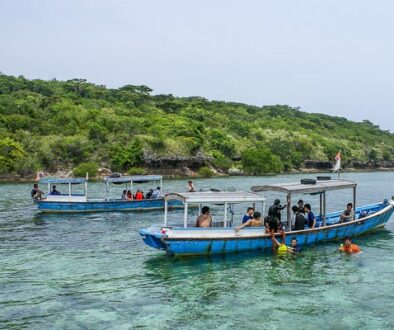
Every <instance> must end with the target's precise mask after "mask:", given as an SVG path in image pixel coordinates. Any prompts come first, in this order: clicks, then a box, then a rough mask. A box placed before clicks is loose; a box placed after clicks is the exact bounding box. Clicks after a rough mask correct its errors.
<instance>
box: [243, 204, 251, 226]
mask: <svg viewBox="0 0 394 330" xmlns="http://www.w3.org/2000/svg"><path fill="white" fill-rule="evenodd" d="M253 213H254V208H253V207H248V209H247V210H246V214H245V215H244V217H243V218H242V223H245V222H247V221H248V220H250V219H253Z"/></svg>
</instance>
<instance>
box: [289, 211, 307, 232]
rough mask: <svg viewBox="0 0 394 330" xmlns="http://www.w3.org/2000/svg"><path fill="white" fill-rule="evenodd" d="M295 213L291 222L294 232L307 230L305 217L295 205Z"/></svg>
mask: <svg viewBox="0 0 394 330" xmlns="http://www.w3.org/2000/svg"><path fill="white" fill-rule="evenodd" d="M291 209H292V210H293V212H294V216H293V218H292V220H291V224H292V229H293V230H303V229H305V216H304V214H302V213H301V212H300V209H299V207H298V206H296V205H293V207H292V208H291Z"/></svg>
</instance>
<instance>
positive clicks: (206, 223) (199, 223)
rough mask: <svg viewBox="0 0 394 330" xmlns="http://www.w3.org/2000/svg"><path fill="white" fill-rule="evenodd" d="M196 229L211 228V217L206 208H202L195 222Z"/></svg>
mask: <svg viewBox="0 0 394 330" xmlns="http://www.w3.org/2000/svg"><path fill="white" fill-rule="evenodd" d="M196 227H202V228H207V227H212V216H211V214H210V210H209V207H208V206H204V207H203V208H202V209H201V215H199V216H198V217H197V220H196Z"/></svg>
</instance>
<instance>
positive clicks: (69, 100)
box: [0, 75, 394, 176]
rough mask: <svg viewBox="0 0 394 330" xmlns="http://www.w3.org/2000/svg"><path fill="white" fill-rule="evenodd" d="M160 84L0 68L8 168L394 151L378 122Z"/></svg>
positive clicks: (253, 162) (1, 142)
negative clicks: (179, 91)
mask: <svg viewBox="0 0 394 330" xmlns="http://www.w3.org/2000/svg"><path fill="white" fill-rule="evenodd" d="M151 92H152V90H151V89H150V88H148V87H146V86H133V85H126V86H123V87H121V88H118V89H110V88H106V87H105V86H98V85H95V84H92V83H89V82H87V81H86V80H83V79H73V80H69V81H57V80H52V81H43V80H28V79H25V78H24V77H17V78H16V77H12V76H6V75H0V114H1V116H0V151H1V152H0V174H4V173H8V174H9V173H14V174H19V175H21V176H28V175H31V174H32V173H34V172H35V171H36V170H39V169H42V170H45V171H48V172H55V171H57V170H64V169H73V168H76V172H78V173H82V172H84V171H93V172H94V171H97V168H98V167H99V166H105V167H109V168H111V169H112V170H115V171H130V172H139V171H140V170H142V169H141V168H143V167H144V166H145V165H146V159H147V157H152V156H153V157H156V158H159V159H160V157H162V158H163V159H168V158H171V157H175V158H176V157H178V158H179V157H183V159H187V157H193V156H197V157H199V158H200V159H201V158H203V159H206V163H205V164H203V166H204V169H203V171H207V170H209V168H210V167H211V168H212V167H213V168H216V169H221V170H224V171H225V170H227V169H229V168H230V167H232V166H234V165H235V166H236V167H238V168H242V169H243V170H244V171H245V172H247V173H252V174H260V173H269V172H281V171H286V170H291V169H293V168H298V167H300V166H301V164H302V162H303V161H304V160H306V159H318V160H332V159H333V157H334V156H335V154H336V152H337V151H338V150H339V149H340V150H342V153H343V156H344V159H343V160H344V162H345V163H346V161H349V160H360V161H366V160H391V159H392V154H393V150H394V135H393V134H390V133H389V132H386V131H382V130H380V129H379V127H377V126H375V125H373V124H372V123H371V122H369V121H363V122H362V123H355V122H351V121H349V120H347V119H345V118H342V117H330V116H327V115H322V114H310V113H305V112H302V111H299V109H297V108H291V107H288V106H286V105H274V106H263V107H257V106H250V105H245V104H239V103H230V102H219V101H208V100H206V99H204V98H201V97H188V98H178V97H174V96H172V95H151ZM86 163H87V164H86ZM164 165H165V164H164ZM142 171H143V170H142Z"/></svg>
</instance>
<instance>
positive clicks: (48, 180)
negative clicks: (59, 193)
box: [39, 178, 88, 184]
mask: <svg viewBox="0 0 394 330" xmlns="http://www.w3.org/2000/svg"><path fill="white" fill-rule="evenodd" d="M86 181H88V180H86V179H85V178H43V179H40V180H39V183H41V184H48V183H56V184H69V183H71V184H81V183H85V182H86Z"/></svg>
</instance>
